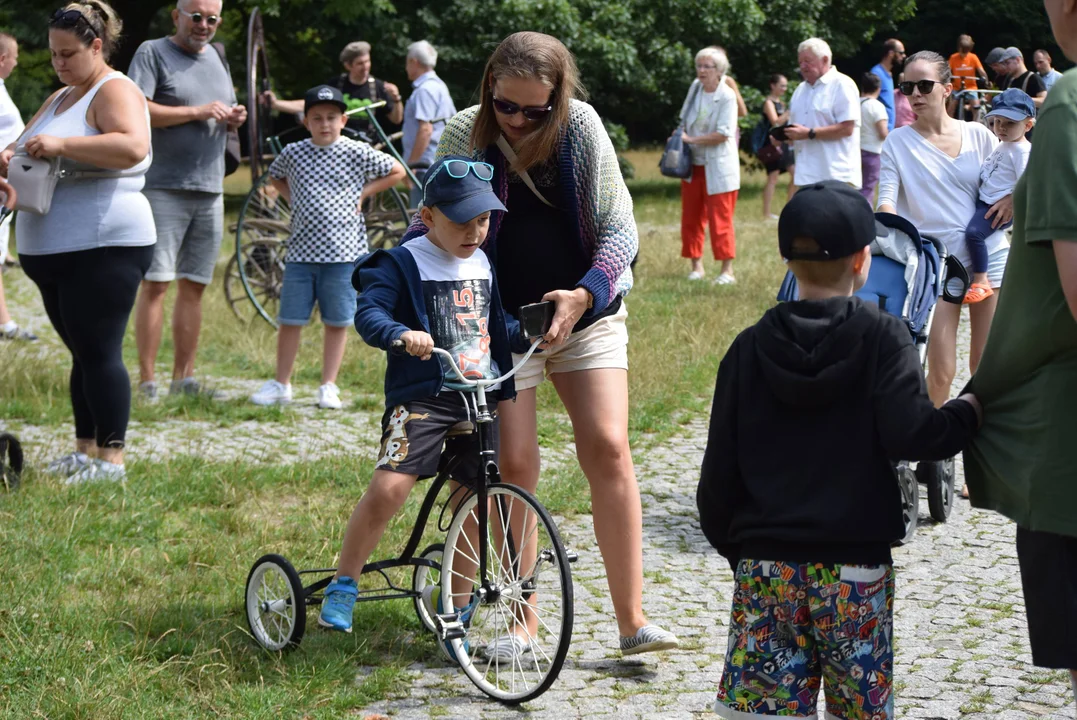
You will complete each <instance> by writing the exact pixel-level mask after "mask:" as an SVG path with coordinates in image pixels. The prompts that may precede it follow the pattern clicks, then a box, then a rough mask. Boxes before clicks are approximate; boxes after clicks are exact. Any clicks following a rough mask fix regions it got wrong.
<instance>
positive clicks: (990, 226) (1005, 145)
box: [965, 88, 1036, 303]
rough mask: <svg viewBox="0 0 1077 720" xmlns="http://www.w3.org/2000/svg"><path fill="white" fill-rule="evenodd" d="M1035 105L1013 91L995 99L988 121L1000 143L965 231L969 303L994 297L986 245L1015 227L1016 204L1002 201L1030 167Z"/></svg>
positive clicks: (984, 167) (1025, 95)
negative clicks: (969, 271) (969, 272)
mask: <svg viewBox="0 0 1077 720" xmlns="http://www.w3.org/2000/svg"><path fill="white" fill-rule="evenodd" d="M1035 117H1036V105H1035V103H1033V102H1032V98H1031V97H1030V96H1029V95H1028V93H1026V92H1024V91H1023V90H1018V89H1017V88H1010V89H1009V90H1006V91H1004V92H1003V93H1001V94H1000V95H999V96H998V97H996V98H995V103H994V106H993V107H992V108H991V112H989V113H987V118H988V122H989V123H990V124H991V129H992V130H993V131H994V133H995V136H996V137H997V138H998V139H999V140H1001V142H1000V143H999V145H998V147H997V148H995V151H994V152H993V153H991V154H990V155H989V156H988V157H987V159H986V160H984V163H983V165H982V166H981V167H980V197H979V198H978V199H977V200H976V213H975V214H974V215H973V216H972V220H970V221H969V225H968V227H967V228H966V229H965V243H966V244H967V245H968V249H969V255H970V256H971V258H972V285H971V286H970V287H969V290H968V293H966V294H965V302H966V303H977V302H980V301H981V300H986V299H987V298H989V297H991V296H992V295H994V294H995V292H994V290H992V289H991V284H990V282H989V281H988V279H987V243H986V240H987V238H988V237H990V236H991V234H992V233H994V232H996V231H998V230H1005V229H1006V228H1008V227H1009V226H1010V225H1012V224H1013V205H1012V204H1010V205H1009V209H1008V210H1007V209H1005V205H999V203H1000V201H1002V200H1005V199H1006V198H1009V197H1012V196H1013V189H1014V187H1015V186H1016V185H1017V181H1018V180H1020V179H1021V175H1022V174H1023V173H1024V172H1025V166H1026V165H1028V155H1029V153H1030V152H1032V143H1030V142H1029V141H1028V139H1027V138H1026V137H1025V135H1026V134H1027V133H1028V131H1029V130H1031V129H1032V126H1033V125H1034V124H1035V123H1036V120H1035Z"/></svg>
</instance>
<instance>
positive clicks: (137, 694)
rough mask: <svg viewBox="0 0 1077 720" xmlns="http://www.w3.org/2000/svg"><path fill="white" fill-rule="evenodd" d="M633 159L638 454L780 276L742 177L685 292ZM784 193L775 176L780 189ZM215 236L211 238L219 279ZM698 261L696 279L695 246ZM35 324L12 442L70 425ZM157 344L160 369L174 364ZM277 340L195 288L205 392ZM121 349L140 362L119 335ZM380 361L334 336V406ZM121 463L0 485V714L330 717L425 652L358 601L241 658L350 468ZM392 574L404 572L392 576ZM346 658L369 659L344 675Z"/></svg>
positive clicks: (139, 409)
mask: <svg viewBox="0 0 1077 720" xmlns="http://www.w3.org/2000/svg"><path fill="white" fill-rule="evenodd" d="M631 155H632V160H633V161H634V162H635V164H636V167H637V169H638V171H639V177H638V179H637V180H635V181H633V182H632V183H631V184H630V187H631V189H632V190H633V193H634V197H635V200H636V216H637V219H638V223H639V227H640V239H641V248H640V258H639V264H638V266H637V280H636V287H635V289H634V291H633V292H632V294H631V296H630V297H629V299H628V307H629V312H630V315H629V331H630V334H631V337H632V341H631V344H630V353H629V354H630V358H629V361H630V367H631V369H630V372H629V385H630V388H629V391H630V401H631V406H630V420H629V422H630V439H631V441H632V444H633V447H634V452H635V455H636V459H637V462H639V461H640V460H643V459H645V457H646V454H647V452H648V449H649V448H651V447H655V446H657V445H659V444H669V443H675V442H678V435H679V433H681V432H683V430H682V428H683V425H684V423H685V422H686V421H688V420H689V419H692V418H696V417H700V416H701V415H704V414H705V413H706V411H707V409H708V405H709V402H710V396H711V393H712V391H713V386H714V378H715V372H716V369H717V366H718V362H719V360H720V358H721V356H722V354H723V353H724V352H725V349H726V348H727V347H728V345H729V343H730V342H731V341H732V339H733V338H734V337H735V336H736V334H737V333H738V332H739V331H740V330H741V329H742V328H744V327H746V326H747V325H749V324H751V323H753V322H755V320H756V319H758V317H759V315H760V314H762V312H763V311H764V310H765V309H766V308H767V307H769V306H770V305H771V304H772V302H773V297H774V294H775V292H776V290H777V286H778V283H779V282H780V279H781V276H782V272H783V266H782V264H781V261H780V259H779V258H778V253H777V250H776V241H775V226H774V224H773V223H766V222H764V221H762V220H761V219H760V218H761V215H762V210H761V203H760V198H759V194H760V188H761V185H762V176H760V175H754V176H751V175H750V176H746V178H745V188H744V190H743V191H742V195H741V202H740V205H739V207H738V213H737V220H738V226H737V230H738V238H737V240H738V242H737V246H738V253H739V255H738V259H737V262H736V265H735V272H736V275H737V278H738V284H737V285H735V286H732V287H715V286H712V285H711V284H710V282H702V283H689V282H688V281H687V280H686V279H685V275H686V274H687V271H688V263H687V261H685V260H683V259H682V258H681V257H680V234H679V223H680V201H679V190H678V184H677V183H676V182H674V181H670V180H668V179H665V178H661V177H660V176H658V174H657V170H655V169H654V168H655V165H656V164H657V157H658V155H657V153H656V152H646V153H642V152H641V153H632V154H631ZM227 189H228V191H229V193H230V195H229V197H228V198H227V199H228V202H227V207H228V208H229V212H231V213H233V218H230V219H234V213H235V212H236V211H237V208H238V200H239V199H240V198H241V196H242V194H243V193H244V192H245V187H244V184H243V177H242V175H239V174H237V175H236V176H233V178H230V179H229V183H228V187H227ZM783 193H784V185H783V186H782V188H781V189H780V190H779V192H778V196H779V197H782V196H783ZM778 206H780V201H778V205H777V206H776V207H778ZM232 242H233V240H232V238H230V237H228V238H225V243H224V246H223V248H222V253H221V260H222V263H221V264H220V265H219V266H218V275H220V273H221V272H222V271H223V263H224V262H225V261H226V260H227V258H228V256H229V255H230V253H231V252H232V250H233V247H232ZM707 265H708V270H709V271H710V275H711V277H713V276H714V274H715V268H714V266H713V263H712V261H711V260H710V259H709V258H708V259H707ZM5 284H6V286H7V288H9V298H10V300H11V302H12V304H13V306H14V307H15V308H16V309H17V310H18V309H19V308H24V309H25V308H30V307H35V308H36V307H37V303H38V300H37V297H36V294H35V292H34V289H33V287H32V286H31V285H30V283H29V282H28V281H27V280H26V279H25V277H23V276H21V274H17V273H16V274H9V275H8V276H6V277H5ZM166 327H167V326H166ZM37 329H39V330H42V333H41V334H42V335H44V336H45V337H46V341H47V342H48V343H53V344H52V345H44V347H43V346H42V345H38V346H35V347H30V346H20V345H16V344H10V343H9V344H5V345H0V417H2V418H4V420H5V422H6V423H8V426H9V427H11V428H13V429H14V430H15V431H16V432H19V431H20V429H26V426H28V425H33V426H45V427H51V428H56V429H63V428H67V427H69V426H70V423H71V419H70V413H71V409H70V402H69V400H68V397H67V389H66V384H67V375H68V362H69V360H68V358H67V357H66V353H65V352H64V351H63V350H62V348H61V347H60V346H59V345H58V341H57V339H56V338H55V335H53V334H52V331H51V329H48V328H42V327H40V326H38V327H37ZM165 335H166V337H165V341H164V343H163V344H162V348H161V355H160V359H161V367H162V369H165V373H164V375H166V374H167V369H166V366H167V364H168V362H169V361H170V359H171V356H172V347H171V340H170V339H169V338H168V333H167V332H166V333H165ZM275 342H276V341H275V334H274V332H273V330H272V329H271V328H270V327H269V326H268V325H266V324H264V323H261V322H260V321H259V322H255V323H253V324H250V325H244V324H242V323H241V322H240V321H239V320H237V318H236V317H235V316H234V315H233V314H232V311H231V309H230V308H229V307H228V306H227V304H226V303H225V301H224V296H223V292H222V290H221V286H220V283H219V282H217V283H215V284H214V285H213V286H211V287H210V288H209V289H208V290H207V294H206V300H205V320H204V330H203V335H202V340H201V345H200V350H199V361H198V373H199V375H200V376H203V377H209V378H211V383H214V382H219V383H222V384H227V382H228V381H229V380H245V381H258V380H263V379H266V378H268V377H270V376H271V374H272V372H273V366H274V353H275ZM125 358H126V362H127V365H128V367H129V368H131V369H134V368H135V367H137V357H136V352H135V349H134V339H133V330H132V331H131V332H129V336H128V338H127V343H126V345H125ZM384 362H385V360H384V357H383V355H382V354H381V353H379V352H377V351H375V350H373V349H371V348H368V347H366V346H365V345H364V344H363V343H362V342H361V341H360V339H359V338H358V337H356V336H354V335H353V336H352V337H351V338H350V339H349V347H348V352H347V356H346V360H345V364H344V367H343V370H342V373H341V379H340V385H341V387H342V389H343V391H344V395H345V401H346V403H347V404H348V406H349V407H350V408H351V409H352V410H355V411H362V412H373V413H377V412H380V409H381V400H380V398H381V383H382V372H383V369H384ZM320 363H321V333H320V332H319V331H318V330H317V329H315V328H311V329H309V330H307V331H306V332H305V334H304V343H303V345H302V347H301V349H300V354H299V359H298V362H297V365H296V380H295V381H296V383H297V384H298V385H299V386H300V389H301V390H303V389H304V388H305V391H307V392H313V387H314V386H315V385H316V384H317V381H318V373H319V367H320ZM163 379H166V380H167V377H163ZM539 407H540V416H539V441H540V443H541V445H542V446H543V447H545V448H550V449H555V450H556V449H560V448H563V447H564V446H565V445H566V444H567V443H569V442H571V440H572V437H571V427H570V425H569V423H568V422H566V416H565V414H564V410H563V407H562V406H561V404H560V402H559V401H558V399H557V397H556V393H555V392H554V391H553V388H552V386H551V385H550V384H549V383H545V384H544V385H543V386H542V387H541V388H540V392H539ZM132 417H133V419H135V420H137V421H140V422H142V423H146V424H151V423H155V422H163V421H182V420H199V421H208V422H210V423H212V425H213V427H214V428H215V429H214V430H213V432H227V428H228V427H229V426H230V425H232V424H234V423H238V422H243V421H249V420H256V421H259V422H262V423H266V424H275V423H291V424H294V423H299V422H304V423H309V422H316V420H313V421H312V420H310V419H309V418H307V417H306V416H303V415H300V414H299V412H298V411H297V410H294V409H290V408H284V409H281V408H271V409H265V408H256V407H254V406H252V405H248V404H247V403H245V402H243V401H242V400H235V401H227V402H219V401H218V402H213V401H208V400H206V399H204V398H193V399H180V400H172V399H167V400H165V401H164V402H162V403H160V404H158V405H145V404H142V403H136V404H135V406H134V408H133V415H132ZM28 450H29V451H30V455H31V457H34V453H33V448H28ZM366 450H367V451H369V450H370V449H369V448H366ZM368 454H369V453H368ZM570 459H571V458H569V459H568V460H564V461H562V462H559V463H556V464H553V465H551V466H550V467H548V468H546V469H545V470H544V474H543V480H542V483H541V484H540V487H539V496H540V497H541V499H542V500H543V502H544V503H545V504H546V505H547V506H548V507H549V508H550V509H551V510H552V511H553V512H555V513H557V514H561V515H569V516H571V515H573V514H576V513H587V512H590V500H589V493H588V492H587V485H586V480H585V479H584V477H583V475H582V473H581V472H580V471H579V468H578V467H577V466H576V465H575V464H574V463H573V462H570V461H569V460H570ZM128 460H129V463H130V465H129V473H130V476H129V480H128V482H127V483H126V485H124V486H122V487H117V486H103V487H85V488H78V489H65V488H63V487H62V486H60V485H59V484H58V483H57V482H56V481H54V480H52V479H50V478H46V477H44V476H42V475H38V474H35V473H34V472H33V471H32V470H31V471H29V472H28V473H27V475H26V477H25V478H24V482H23V484H22V487H21V488H20V489H19V490H18V491H16V492H11V493H0V548H3V552H2V553H0V597H2V598H3V601H2V602H0V716H2V717H19V718H22V717H32V716H37V717H49V718H53V717H56V718H60V717H63V718H94V719H97V718H144V717H168V718H203V717H207V716H211V715H217V716H222V717H251V718H274V719H276V718H280V717H311V718H323V717H324V718H330V717H341V716H343V715H346V714H347V713H348V712H349V711H352V710H354V709H355V708H357V707H362V706H364V705H367V704H369V703H371V702H374V701H376V700H379V699H383V698H385V697H388V696H391V695H395V694H406V693H407V691H408V688H409V684H410V679H409V678H410V676H409V674H408V672H407V670H406V668H407V667H408V665H409V664H411V663H412V662H414V661H416V660H423V661H430V660H432V659H433V658H435V657H436V654H437V653H436V648H435V647H434V644H433V642H432V641H431V639H430V638H429V637H428V636H427V635H426V634H425V633H424V632H422V631H421V629H420V626H419V624H418V621H417V619H416V618H415V614H414V611H413V609H412V606H411V603H409V602H404V601H395V602H382V603H366V604H362V605H360V608H359V609H358V611H357V615H356V627H357V628H360V629H361V632H356V633H354V634H352V635H336V634H334V635H329V634H326V633H320V632H316V631H313V629H312V631H311V632H310V633H309V634H308V635H307V637H306V638H305V639H304V641H303V644H302V647H301V648H300V649H299V650H298V651H297V652H293V653H289V654H285V655H276V654H271V653H266V652H262V651H260V650H258V649H257V648H256V647H255V646H254V645H253V643H252V642H251V641H250V639H249V638H248V636H247V634H246V619H245V615H244V610H243V598H242V593H243V587H244V583H245V580H246V575H247V572H248V570H249V568H250V565H251V563H252V562H253V561H254V560H255V559H256V558H257V557H259V556H260V555H262V554H263V553H266V552H279V553H282V554H284V555H285V556H286V557H288V558H289V559H291V560H293V562H294V563H295V564H296V566H298V567H327V566H331V565H332V564H333V563H334V562H335V555H336V553H337V552H338V550H339V544H340V539H341V535H342V533H343V529H344V524H345V523H346V521H347V518H348V516H349V514H350V512H351V509H352V507H353V506H354V504H355V502H356V500H357V499H358V498H359V496H360V495H361V493H362V491H363V489H364V488H365V487H366V485H367V483H368V482H369V478H370V474H371V464H370V462H369V461H367V460H364V459H360V458H357V457H353V458H346V457H337V458H333V459H327V460H322V461H318V462H313V463H297V464H293V465H285V466H280V465H277V466H275V465H267V464H254V463H245V462H215V461H213V459H212V458H204V457H191V456H173V457H172V458H171V459H169V460H167V461H165V462H148V461H145V460H140V458H139V457H138V456H137V454H134V453H132V454H131V455H130V456H129V459H128ZM421 495H422V492H421V491H420V492H416V493H414V494H413V497H412V498H411V500H410V501H409V504H408V507H407V509H406V511H405V512H404V513H403V514H402V515H401V516H399V517H398V518H396V519H395V520H394V521H393V523H392V525H391V526H390V528H389V530H388V532H387V533H386V537H385V539H384V540H383V542H382V544H381V546H380V547H379V548H378V550H377V551H376V552H375V554H374V557H375V558H383V557H390V556H394V555H396V554H397V553H398V551H399V548H400V547H402V545H403V543H404V541H405V539H406V537H407V535H408V534H409V532H410V530H411V527H412V525H413V524H414V517H415V513H416V511H417V508H418V505H419V503H420V501H421ZM433 526H434V521H433V520H432V521H431V529H429V530H428V532H427V535H428V537H427V538H426V540H427V541H429V542H434V541H435V540H437V539H438V536H437V533H436V532H435V530H434V529H432V528H433ZM656 575H657V574H656ZM654 579H655V580H656V581H657V580H659V579H665V577H664V576H662V578H659V577H657V576H656V577H655V578H654ZM398 581H399V582H401V583H404V584H407V583H408V582H410V576H407V574H406V573H405V576H404V577H401V578H399V579H398ZM601 590H602V592H605V588H604V587H603V588H601ZM596 611H601V608H600V607H596ZM309 622H310V624H311V625H313V623H314V615H313V614H311V615H310V617H309ZM361 667H373V668H375V669H374V670H372V671H370V672H367V673H360V672H359V669H360V668H361ZM1026 681H1027V682H1033V683H1034V682H1036V680H1035V679H1033V678H1028V679H1026ZM621 692H625V693H630V692H631V686H630V685H628V686H626V687H625V688H623V689H622V690H621Z"/></svg>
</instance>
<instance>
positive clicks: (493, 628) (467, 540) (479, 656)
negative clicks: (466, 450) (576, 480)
mask: <svg viewBox="0 0 1077 720" xmlns="http://www.w3.org/2000/svg"><path fill="white" fill-rule="evenodd" d="M488 495H489V516H488V522H487V527H486V536H487V540H488V542H487V553H486V564H487V580H488V582H487V583H485V584H484V583H482V582H481V581H480V579H479V578H477V574H478V563H479V550H478V547H479V542H478V534H477V530H476V529H477V528H478V496H477V495H472V496H471V497H469V498H468V499H467V500H465V501H464V502H463V503H462V504H461V506H460V507H459V508H458V509H457V511H456V513H455V514H454V515H453V519H452V522H451V523H450V524H449V531H448V534H447V536H446V538H445V551H444V561H443V563H442V566H441V597H442V598H451V599H452V604H453V606H454V607H455V608H456V609H460V608H465V607H466V608H467V610H464V611H463V614H462V616H461V620H462V621H463V622H464V625H465V627H466V628H467V636H466V637H465V638H463V639H454V640H452V641H451V642H452V647H453V650H454V651H455V655H456V657H457V658H458V659H459V660H460V665H461V667H462V668H463V670H464V672H465V673H466V674H467V676H468V677H469V678H470V679H471V681H472V682H474V683H475V685H476V686H477V687H478V688H479V689H480V690H482V691H483V692H485V693H486V694H487V695H489V696H490V697H492V698H495V699H497V700H500V701H502V702H505V703H508V704H512V705H515V704H517V703H522V702H527V701H528V700H532V699H534V698H536V697H538V696H539V695H541V694H542V693H544V692H545V691H546V690H547V689H548V688H549V687H550V685H551V684H552V683H553V681H554V680H556V679H557V675H558V674H559V673H560V672H561V666H562V665H563V664H564V662H565V655H566V654H567V653H568V646H569V643H570V642H571V640H572V619H573V608H572V577H571V571H570V569H569V559H568V555H567V553H566V552H565V548H564V545H563V544H562V543H561V536H560V534H559V533H558V532H557V526H556V525H554V522H553V520H552V519H551V518H550V514H549V513H548V512H547V511H546V508H544V507H543V506H542V505H541V504H540V503H539V502H538V500H536V499H535V498H534V497H533V496H532V495H531V494H529V493H527V492H526V491H524V490H521V489H520V488H517V487H515V486H512V485H503V484H496V485H492V486H491V487H490V488H489V491H488ZM447 605H448V603H446V606H447Z"/></svg>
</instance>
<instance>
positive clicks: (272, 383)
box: [251, 380, 292, 405]
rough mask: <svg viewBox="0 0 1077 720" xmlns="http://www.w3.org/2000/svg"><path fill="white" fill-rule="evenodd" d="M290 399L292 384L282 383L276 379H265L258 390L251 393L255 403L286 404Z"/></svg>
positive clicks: (252, 400)
mask: <svg viewBox="0 0 1077 720" xmlns="http://www.w3.org/2000/svg"><path fill="white" fill-rule="evenodd" d="M291 401H292V384H291V383H288V384H287V385H282V384H281V383H279V382H277V381H276V380H266V381H265V382H264V383H263V384H262V387H260V388H258V392H256V393H254V394H253V395H251V402H252V403H254V404H255V405H287V404H288V403H290V402H291Z"/></svg>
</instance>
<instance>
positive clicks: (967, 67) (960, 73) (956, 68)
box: [950, 53, 984, 91]
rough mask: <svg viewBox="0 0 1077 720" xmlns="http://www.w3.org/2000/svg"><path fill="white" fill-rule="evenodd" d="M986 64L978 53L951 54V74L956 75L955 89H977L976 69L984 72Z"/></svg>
mask: <svg viewBox="0 0 1077 720" xmlns="http://www.w3.org/2000/svg"><path fill="white" fill-rule="evenodd" d="M983 69H984V66H983V63H981V62H980V58H978V57H976V53H966V54H964V55H962V54H961V53H954V54H953V55H951V56H950V74H951V75H953V76H954V90H955V91H957V90H975V89H976V75H977V73H976V71H977V70H979V71H980V72H983Z"/></svg>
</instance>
